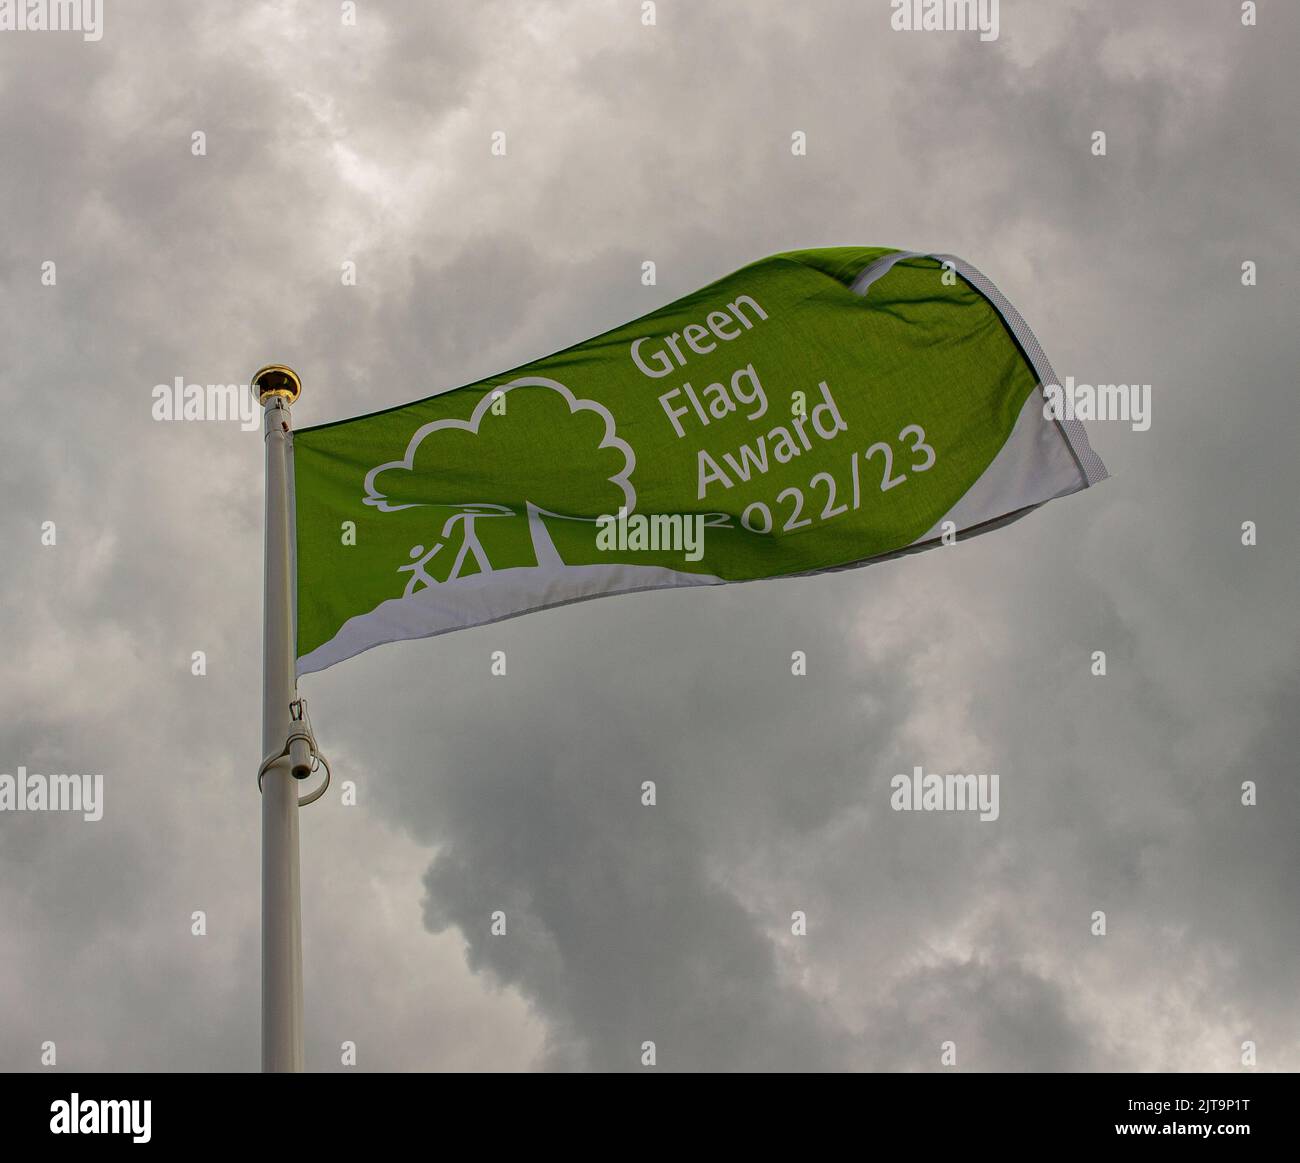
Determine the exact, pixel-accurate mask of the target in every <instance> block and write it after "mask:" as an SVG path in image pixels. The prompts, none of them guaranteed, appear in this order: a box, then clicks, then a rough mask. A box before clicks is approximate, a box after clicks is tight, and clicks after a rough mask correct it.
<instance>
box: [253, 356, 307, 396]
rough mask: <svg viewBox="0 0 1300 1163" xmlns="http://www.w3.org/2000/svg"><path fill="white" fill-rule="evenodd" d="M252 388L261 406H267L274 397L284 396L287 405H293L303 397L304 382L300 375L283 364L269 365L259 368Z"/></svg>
mask: <svg viewBox="0 0 1300 1163" xmlns="http://www.w3.org/2000/svg"><path fill="white" fill-rule="evenodd" d="M252 387H253V391H254V393H255V394H256V395H257V400H258V403H260V404H265V403H266V402H267V400H268V399H270V398H271V397H272V396H282V397H284V400H285V403H288V404H292V403H294V402H295V401H296V400H297V399H298V397H299V396H301V395H302V380H300V379H299V378H298V373H297V372H296V371H294V370H293V368H291V367H286V366H285V365H284V364H282V363H269V364H267V365H266V367H264V368H259V369H258V371H257V373H256V374H255V375H254V376H253V384H252Z"/></svg>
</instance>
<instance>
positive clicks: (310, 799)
mask: <svg viewBox="0 0 1300 1163" xmlns="http://www.w3.org/2000/svg"><path fill="white" fill-rule="evenodd" d="M297 737H299V736H298V734H297V732H295V733H294V735H291V736H290V737H289V738H288V739H286V740H285V741H284V750H283V751H279V752H272V753H271V754H270V755H268V756H267V757H266V758H265V759H263V760H262V766H261V767H259V768H258V769H257V790H258V791H259V792H260V791H261V790H262V777H263V776H264V775H265V774H266V773H267V772H268V771H269V770H270V769H271V768H272V767H273V766H274V765H275V764H277V763H279V762H280V760H281V759H284V758H285V757H286V756H287V755H288V754H289V747H290V745H291V744H292V743H293V740H294V739H295V738H297ZM302 737H303V738H307V739H308V741H309V742H311V754H312V758H313V759H315V760H316V761H317V763H319V765H320V766H321V767H323V768H324V769H325V782H324V783H323V784H321V785H320V787H318V788H317V789H316V790H315V791H314V792H310V793H309V794H307V795H305V796H299V797H298V806H299V807H300V808H305V807H306V806H307V805H308V804H314V803H315V802H316V801H317V800H318V799H320V798H321V796H323V795H324V794H325V792H326V790H327V789H328V788H329V785H330V779H331V778H332V774H333V773H332V772H331V771H330V764H329V760H328V759H326V758H325V756H323V755H322V754H321V753H320V752H319V751H317V750H316V744H315V743H314V742H312V741H311V738H310V736H302ZM312 770H313V771H315V770H316V769H315V768H314V767H313V768H312Z"/></svg>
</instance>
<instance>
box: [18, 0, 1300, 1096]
mask: <svg viewBox="0 0 1300 1163" xmlns="http://www.w3.org/2000/svg"><path fill="white" fill-rule="evenodd" d="M1239 8H1240V5H1239V4H1237V3H1236V2H1235V0H1159V2H1157V0H1144V2H1142V3H1134V2H1132V0H1113V2H1112V0H1090V2H1087V3H1084V2H1082V0H1059V2H1054V3H1051V4H1046V3H1041V2H1034V0H1002V3H1001V6H1000V17H1001V19H1000V35H999V37H998V39H997V40H995V41H990V42H985V43H982V42H981V41H980V40H979V39H978V37H977V36H975V35H972V34H964V33H900V32H894V31H892V30H891V28H890V14H891V10H890V5H889V4H888V3H887V2H886V0H823V2H820V3H818V4H816V5H802V4H789V3H782V2H778V0H758V2H741V0H734V2H733V0H707V2H691V3H687V2H686V0H662V2H661V3H660V4H659V5H658V9H657V23H656V24H655V25H653V26H646V25H645V24H643V22H642V6H641V4H640V3H639V2H638V0H583V2H577V0H573V2H564V0H556V2H547V3H532V4H530V3H525V2H524V0H512V2H504V0H497V2H487V0H475V2H474V3H469V2H468V0H459V2H456V3H450V2H448V3H427V4H419V5H415V4H409V3H404V2H399V0H359V2H358V4H357V20H356V25H355V27H349V26H346V25H345V24H344V22H343V20H342V19H341V11H340V9H341V6H340V5H339V4H338V3H335V2H333V0H319V2H310V0H281V2H278V3H271V2H267V3H246V2H245V3H236V2H233V0H229V2H219V0H209V2H205V3H203V4H201V5H200V4H167V5H163V4H158V3H154V4H148V3H144V2H142V0H120V2H117V3H114V2H113V0H108V4H107V11H106V12H105V14H104V34H103V38H102V40H100V41H98V42H86V41H84V40H83V39H82V38H81V37H80V36H78V35H76V34H54V33H34V32H22V33H19V32H0V103H2V104H3V108H4V111H5V112H4V124H3V129H2V130H0V142H2V145H0V150H2V152H0V211H2V212H3V215H4V222H5V224H6V229H5V230H3V231H0V361H2V365H0V366H2V367H3V375H2V376H0V399H2V400H3V405H2V407H3V413H2V414H3V423H2V424H0V481H3V496H4V501H3V504H2V505H0V545H3V550H4V553H3V569H4V574H3V577H4V602H3V605H2V606H0V618H2V619H3V625H2V628H0V635H2V636H3V641H4V643H5V649H4V650H3V651H0V708H2V713H0V772H10V773H12V772H14V771H15V770H16V769H17V768H18V766H20V765H25V766H26V767H27V768H28V769H29V770H30V771H34V772H50V771H57V772H62V771H75V772H102V773H103V776H104V787H105V812H104V818H103V819H102V820H101V821H99V822H97V823H91V822H83V821H82V820H81V819H80V818H79V817H74V816H69V815H61V814H55V813H46V814H32V813H27V814H22V815H17V814H9V813H5V814H3V815H0V931H2V932H3V934H4V936H3V941H2V942H0V1069H5V1070H10V1071H17V1070H39V1069H42V1068H43V1067H42V1065H41V1047H42V1043H44V1042H54V1043H55V1045H56V1047H57V1066H58V1068H60V1069H68V1070H72V1069H81V1070H112V1071H126V1070H153V1069H166V1070H248V1069H256V1068H257V1066H258V1062H259V1052H258V1037H259V1018H258V1014H259V970H258V962H259V947H260V935H259V921H260V913H259V888H260V870H259V861H260V846H259V806H258V797H257V791H256V787H255V783H254V772H255V770H256V766H257V762H258V759H259V744H260V738H259V723H260V692H261V679H260V636H261V608H260V607H261V593H260V589H261V577H262V563H261V524H262V514H261V504H262V499H261V498H262V459H261V458H262V442H261V439H260V436H259V435H258V433H257V432H245V431H242V430H241V428H240V426H239V424H238V423H220V422H209V423H190V424H183V423H181V424H167V423H159V422H156V421H155V420H154V419H153V418H152V417H151V408H152V403H153V400H152V391H153V388H154V386H155V385H157V384H160V383H163V384H170V383H171V382H172V381H173V380H174V379H175V378H176V377H178V376H180V377H183V378H184V379H185V380H186V381H187V382H193V383H201V384H208V383H233V382H243V383H246V382H247V381H248V378H249V376H250V375H251V373H252V372H253V371H254V369H256V368H257V367H258V366H260V365H262V364H264V363H268V362H272V361H285V362H288V363H290V364H292V365H293V366H294V367H295V368H297V369H298V371H299V372H300V373H301V374H302V376H303V379H304V381H305V384H306V387H305V392H304V396H303V399H302V401H301V402H300V404H299V405H298V406H297V408H296V409H295V420H296V422H297V423H298V424H300V425H307V424H313V423H319V422H323V421H327V420H333V419H338V418H341V417H344V416H347V415H350V414H353V413H359V412H364V411H371V410H374V409H377V408H382V407H386V406H389V405H393V404H398V403H401V402H404V401H407V400H410V399H414V398H417V397H420V396H425V395H428V394H430V393H432V392H435V391H438V390H441V389H444V388H448V387H452V386H455V385H457V384H461V383H465V382H468V381H472V380H475V379H478V378H481V377H482V376H484V375H487V374H491V373H494V372H498V371H502V370H504V369H506V368H508V367H511V366H513V365H515V364H518V363H521V362H524V361H526V360H528V359H531V358H534V357H536V356H539V355H542V354H545V353H547V352H549V351H552V350H555V349H556V348H559V347H561V346H564V345H566V344H568V343H571V342H574V341H576V340H580V339H583V338H585V337H587V336H589V335H593V334H596V333H597V332H599V331H602V330H604V329H606V328H608V327H610V326H613V325H615V324H617V323H620V322H623V321H624V320H626V319H628V318H631V317H632V316H634V315H638V314H641V313H643V312H645V311H648V310H651V309H653V308H655V307H658V306H661V305H663V304H665V303H667V302H669V301H671V300H672V299H674V298H676V297H678V296H680V295H681V294H684V293H686V292H688V291H690V290H693V289H694V288H696V287H697V286H699V285H701V284H703V283H705V282H708V281H710V280H712V279H714V278H716V277H719V276H721V275H723V274H725V273H727V272H729V271H731V270H733V269H735V268H737V267H739V266H741V265H743V264H744V263H746V262H748V261H751V260H753V259H756V258H759V257H761V256H763V255H765V254H768V253H771V252H774V251H778V250H784V249H790V248H795V247H804V246H817V245H846V244H860V245H880V246H899V247H904V248H907V249H914V250H920V251H932V250H933V251H944V252H949V253H953V254H957V255H960V256H962V257H963V258H966V259H967V260H969V261H971V262H973V263H974V264H976V265H977V266H978V267H980V268H981V269H982V270H984V271H985V272H986V273H987V274H988V275H989V276H990V277H991V278H992V279H994V281H995V282H997V283H998V285H999V286H1000V287H1001V288H1002V289H1003V291H1004V292H1005V293H1006V294H1007V296H1008V297H1009V298H1010V299H1011V301H1012V302H1013V303H1015V304H1016V305H1017V306H1018V307H1019V308H1020V310H1021V312H1022V313H1023V314H1024V315H1025V317H1026V319H1027V320H1028V322H1029V323H1030V325H1031V326H1032V327H1033V328H1034V329H1035V331H1036V333H1037V335H1038V337H1039V338H1040V340H1041V341H1042V343H1043V346H1044V347H1045V349H1046V350H1047V352H1048V354H1049V355H1050V357H1051V359H1052V361H1053V363H1054V365H1055V367H1056V370H1057V371H1058V372H1059V373H1060V374H1061V375H1062V376H1064V375H1073V376H1075V377H1076V379H1078V380H1081V381H1085V382H1090V383H1095V382H1140V383H1149V384H1151V385H1152V400H1153V408H1152V413H1153V418H1152V424H1151V428H1150V430H1149V431H1147V432H1134V431H1132V430H1131V429H1130V427H1129V426H1128V425H1127V424H1124V423H1120V422H1108V423H1093V424H1091V425H1090V426H1089V435H1090V438H1091V440H1092V443H1093V446H1094V448H1096V449H1097V451H1098V452H1099V453H1100V455H1101V456H1102V458H1103V459H1104V460H1105V462H1106V464H1107V467H1108V468H1109V469H1110V471H1111V472H1112V474H1113V477H1114V479H1112V480H1109V481H1107V482H1105V483H1104V484H1102V485H1101V486H1100V487H1098V488H1097V489H1095V490H1091V491H1089V492H1087V493H1083V494H1080V495H1078V496H1075V497H1071V498H1068V499H1066V500H1062V501H1059V502H1056V503H1054V504H1052V505H1051V506H1048V507H1047V508H1046V509H1044V510H1042V511H1040V512H1039V513H1036V514H1034V515H1032V516H1031V517H1030V518H1028V519H1026V520H1025V521H1022V522H1019V523H1017V524H1015V525H1013V526H1011V527H1010V528H1008V529H1005V530H1002V531H1000V532H997V533H994V534H991V535H989V536H987V537H984V538H980V539H977V540H974V541H972V542H969V543H967V544H963V545H961V546H959V547H957V548H956V549H952V550H948V551H945V552H937V553H928V554H923V555H919V556H916V557H911V558H906V559H903V560H901V561H896V562H892V563H885V564H882V565H878V566H875V567H872V568H870V569H866V570H860V571H855V572H849V573H841V574H836V575H833V576H829V577H821V578H812V579H808V580H800V581H787V582H770V583H763V584H759V585H750V586H735V587H720V588H713V589H708V590H702V591H694V592H659V593H650V594H644V595H636V596H629V597H620V598H616V599H611V600H609V601H602V602H592V603H587V604H583V605H579V606H574V607H569V608H565V609H560V610H554V611H550V612H546V613H541V614H536V615H532V616H530V617H526V618H522V619H518V620H515V621H511V622H506V623H502V624H498V625H495V626H490V627H486V628H481V629H477V630H470V631H466V632H463V633H459V634H455V635H451V636H448V637H444V638H440V639H437V640H434V641H424V642H413V643H407V644H403V645H397V646H389V647H385V648H382V649H379V650H375V651H372V652H370V653H368V654H366V655H365V656H363V657H361V658H358V659H355V660H352V661H349V662H346V663H344V664H341V665H340V666H338V667H335V668H334V669H332V670H329V671H326V672H324V673H322V674H318V675H312V676H309V677H308V678H307V679H305V680H304V681H303V683H302V693H303V694H305V695H306V696H307V697H308V698H309V700H310V702H311V708H312V717H313V720H314V722H315V726H316V729H317V734H318V736H319V739H320V742H321V745H322V747H323V748H324V750H325V751H326V752H327V754H329V756H330V757H331V759H332V761H333V763H334V767H335V770H336V775H337V777H338V778H339V779H349V780H352V781H354V782H355V784H356V786H357V795H358V803H357V805H356V806H355V807H346V806H344V805H343V804H342V803H341V802H340V800H339V798H338V797H337V796H335V795H330V796H329V797H327V798H326V799H325V800H323V801H321V803H319V804H318V805H316V806H315V807H312V808H310V809H308V810H306V811H305V812H304V815H303V819H302V859H303V872H302V879H303V898H304V899H303V910H304V912H303V943H304V953H305V963H306V974H305V976H306V1024H307V1056H308V1063H309V1066H310V1067H312V1068H314V1069H320V1070H335V1069H343V1067H342V1066H341V1064H340V1045H341V1044H342V1043H343V1042H344V1041H353V1042H355V1043H356V1046H357V1059H358V1066H357V1068H358V1069H364V1070H511V1071H513V1070H602V1071H603V1070H635V1069H641V1065H640V1057H641V1044H642V1043H643V1042H644V1041H647V1040H652V1041H654V1042H655V1044H656V1047H657V1060H658V1067H657V1068H658V1069H663V1070H738V1069H745V1070H845V1069H852V1070H907V1071H913V1070H939V1069H944V1067H942V1066H941V1064H940V1047H941V1044H942V1043H944V1042H945V1041H952V1042H954V1043H955V1044H956V1047H957V1065H956V1067H955V1068H956V1069H959V1070H969V1071H987V1070H1030V1071H1040V1070H1162V1071H1163V1070H1170V1071H1182V1070H1210V1071H1237V1070H1241V1069H1243V1066H1242V1050H1241V1046H1242V1043H1243V1042H1246V1041H1253V1042H1255V1043H1256V1044H1257V1046H1258V1051H1257V1054H1258V1067H1257V1068H1258V1069H1261V1070H1278V1069H1290V1070H1296V1069H1300V1044H1298V1042H1297V1039H1298V1037H1300V1013H1298V1011H1297V1005H1296V993H1295V979H1296V964H1297V957H1298V956H1300V843H1298V842H1297V839H1296V819H1297V813H1298V812H1300V792H1298V791H1297V779H1296V728H1295V723H1296V719H1295V706H1296V700H1297V695H1298V694H1300V646H1298V643H1300V637H1298V633H1297V632H1298V630H1300V624H1298V623H1300V617H1298V616H1297V615H1298V613H1300V607H1298V605H1297V602H1296V591H1295V585H1296V582H1295V578H1296V566H1297V564H1298V561H1300V555H1298V554H1297V547H1296V522H1295V515H1294V508H1293V506H1294V498H1295V497H1296V496H1297V494H1298V493H1300V463H1298V462H1297V458H1296V445H1297V438H1298V437H1300V424H1298V423H1297V407H1298V406H1297V403H1296V387H1295V373H1296V368H1297V366H1300V331H1298V330H1297V328H1296V326H1295V323H1296V312H1295V304H1296V301H1297V291H1298V290H1300V288H1298V287H1297V276H1296V269H1297V259H1298V258H1300V256H1298V255H1297V249H1298V244H1300V230H1298V229H1297V218H1296V215H1295V193H1296V189H1297V180H1298V179H1300V165H1298V164H1297V162H1298V152H1300V147H1298V141H1300V138H1298V136H1297V134H1296V132H1295V122H1294V111H1295V109H1296V107H1297V104H1298V103H1300V93H1298V88H1300V86H1298V84H1297V80H1296V73H1295V68H1294V50H1295V45H1296V43H1297V42H1298V40H1300V8H1297V6H1295V5H1294V4H1291V3H1289V2H1284V0H1261V2H1260V4H1259V8H1260V12H1259V26H1258V27H1256V28H1246V27H1243V26H1242V24H1241V21H1240V14H1239ZM498 130H503V131H505V133H506V134H507V141H508V153H507V156H506V157H504V158H500V157H493V156H491V152H490V144H491V135H492V134H493V133H494V132H495V131H498ZM796 130H802V131H803V132H805V133H806V134H807V141H808V152H807V156H806V157H795V156H792V154H791V150H790V140H791V134H792V133H793V132H795V131H796ZM1096 130H1102V131H1104V132H1105V133H1106V134H1107V155H1106V156H1105V157H1096V156H1094V155H1093V153H1092V150H1091V144H1092V134H1093V133H1094V131H1096ZM199 131H201V132H202V133H203V134H205V135H206V155H204V156H195V154H194V153H193V150H192V140H193V137H192V135H193V134H194V133H196V132H199ZM349 260H350V261H354V262H355V263H356V264H357V272H358V285H357V286H355V287H346V286H343V285H342V283H341V279H340V269H341V265H342V264H343V263H344V262H345V261H349ZM646 260H653V261H654V262H655V263H656V264H657V270H658V284H657V285H656V286H653V287H646V286H643V285H642V283H641V278H640V275H641V264H642V263H643V262H644V261H646ZM1246 261H1255V262H1257V263H1258V285H1257V286H1254V287H1245V286H1243V285H1242V278H1241V270H1242V263H1243V262H1246ZM47 262H54V263H55V264H56V267H55V269H56V272H57V282H56V284H55V285H53V286H47V285H43V281H42V269H43V267H42V264H44V263H47ZM49 521H52V522H54V523H55V529H56V530H57V544H55V545H53V546H49V545H43V544H42V537H41V533H42V524H43V522H49ZM1244 521H1253V522H1255V523H1256V525H1257V528H1258V544H1257V545H1256V546H1253V547H1245V546H1243V545H1242V532H1241V529H1242V522H1244ZM199 650H202V651H204V652H205V653H206V658H207V673H206V674H205V675H202V676H196V675H193V674H192V673H191V657H192V654H193V652H195V651H199ZM496 650H504V651H505V652H506V653H507V657H508V676H507V677H505V678H500V677H493V676H492V675H491V673H490V670H489V656H490V655H491V653H492V652H493V651H496ZM794 650H803V651H805V652H806V653H807V657H808V675H807V677H806V678H795V677H793V676H792V675H791V673H790V657H791V652H792V651H794ZM1098 650H1101V651H1105V652H1106V656H1107V663H1108V665H1107V670H1108V673H1107V675H1106V676H1105V677H1104V678H1098V677H1094V676H1093V675H1092V673H1091V659H1092V653H1093V652H1094V651H1098ZM917 764H920V765H923V766H925V767H926V769H927V770H930V771H939V772H946V771H997V772H998V773H1000V775H1001V816H1000V818H999V819H998V820H997V821H996V822H990V823H981V822H979V821H978V820H975V819H973V818H971V817H969V816H959V815H944V814H901V813H896V812H893V811H891V810H890V808H889V794H890V789H889V781H890V779H891V778H892V777H893V776H894V775H895V774H896V773H898V772H905V771H910V770H911V769H912V767H913V766H914V765H917ZM645 780H654V781H656V783H657V786H658V805H657V806H656V807H654V808H645V807H643V806H642V805H641V803H640V787H641V784H642V782H643V781H645ZM1248 780H1249V781H1254V782H1255V784H1256V785H1257V789H1258V790H1257V795H1258V806H1256V807H1246V806H1243V805H1242V803H1241V800H1242V784H1243V782H1244V781H1248ZM497 909H501V910H504V911H505V912H506V914H507V916H508V933H507V935H506V936H504V937H494V936H492V935H491V933H490V929H489V925H490V916H491V913H492V912H493V911H494V910H497ZM196 910H202V911H203V912H204V913H205V914H206V917H207V934H206V935H205V936H194V935H192V933H191V916H192V914H193V913H194V912H195V911H196ZM797 910H801V911H803V912H805V913H806V916H807V934H806V935H805V936H795V935H794V934H792V932H791V915H792V913H794V912H795V911H797ZM1098 910H1101V911H1104V912H1105V914H1106V929H1107V931H1106V935H1105V936H1095V935H1094V934H1093V932H1092V928H1093V919H1092V918H1093V914H1094V913H1095V912H1096V911H1098ZM949 1069H951V1067H949Z"/></svg>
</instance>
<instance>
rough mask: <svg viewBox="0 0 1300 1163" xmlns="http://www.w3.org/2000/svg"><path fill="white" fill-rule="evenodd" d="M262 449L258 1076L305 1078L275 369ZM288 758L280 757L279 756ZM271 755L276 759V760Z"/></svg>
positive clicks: (296, 383)
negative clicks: (295, 1075) (300, 1075)
mask: <svg viewBox="0 0 1300 1163" xmlns="http://www.w3.org/2000/svg"><path fill="white" fill-rule="evenodd" d="M252 386H253V390H254V391H255V392H256V393H257V395H258V400H259V402H260V403H261V405H262V409H263V426H262V432H263V438H264V441H265V445H266V525H265V530H266V540H265V545H264V555H263V568H264V572H263V582H264V592H263V606H262V619H263V620H262V754H263V755H264V756H266V757H267V759H266V761H264V762H263V765H262V771H261V772H260V773H259V780H258V782H259V785H260V786H261V789H262V1070H263V1072H267V1073H287V1072H296V1071H301V1070H302V1069H303V1065H304V1063H303V1028H302V916H301V898H300V892H299V875H298V780H297V779H295V778H294V774H297V771H296V770H295V769H294V761H293V760H292V759H291V758H290V756H289V755H288V753H287V752H288V744H287V742H286V741H287V740H288V739H289V738H290V735H291V732H292V731H294V729H295V726H294V722H293V716H292V712H291V710H290V703H292V702H293V701H294V700H295V699H296V697H297V676H296V673H295V658H294V639H295V625H294V593H293V587H294V584H295V578H294V553H293V540H292V539H293V533H294V531H293V528H292V516H291V513H292V510H291V504H290V503H291V497H290V488H291V481H292V477H291V475H290V474H291V467H290V466H291V461H292V456H293V441H292V434H293V428H292V421H291V419H290V414H289V405H290V404H291V403H293V401H294V400H296V399H297V398H298V395H299V393H300V392H301V391H302V383H301V381H300V380H299V379H298V376H297V374H296V373H295V372H293V371H292V370H291V369H290V368H287V367H284V366H282V365H272V366H270V367H265V368H262V369H261V371H259V372H258V373H257V374H256V375H255V376H254V377H253V385H252ZM282 751H283V752H285V754H283V755H281V752H282ZM272 756H275V757H276V758H275V759H274V760H272Z"/></svg>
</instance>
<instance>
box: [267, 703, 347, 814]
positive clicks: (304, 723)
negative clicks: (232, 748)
mask: <svg viewBox="0 0 1300 1163" xmlns="http://www.w3.org/2000/svg"><path fill="white" fill-rule="evenodd" d="M286 755H287V756H288V757H289V774H290V775H292V776H293V778H294V779H306V778H307V777H308V776H310V775H311V774H312V773H313V772H315V771H316V770H317V769H318V768H321V767H323V768H324V769H325V782H324V783H322V784H321V785H320V787H318V788H317V789H316V790H315V791H314V792H311V793H309V794H308V795H305V796H300V797H299V798H298V806H299V807H300V808H303V807H306V806H307V805H308V804H314V803H315V802H316V801H317V800H318V799H320V798H321V796H323V795H324V794H325V790H326V789H327V788H328V787H329V785H330V777H331V772H330V765H329V760H327V759H326V758H325V756H323V755H322V754H321V753H320V751H319V749H318V748H317V747H316V736H315V735H313V734H312V729H311V716H309V715H308V714H307V700H306V699H294V700H293V702H291V703H290V704H289V734H288V735H287V736H286V737H285V741H284V747H283V748H281V750H279V751H274V752H272V753H271V754H270V755H268V756H267V757H266V758H265V759H263V760H262V766H261V767H259V768H258V769H257V790H258V791H261V790H262V777H263V776H264V775H266V773H267V771H268V769H270V767H271V766H272V765H273V764H276V763H279V762H280V760H281V759H283V758H284V757H285V756H286Z"/></svg>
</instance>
